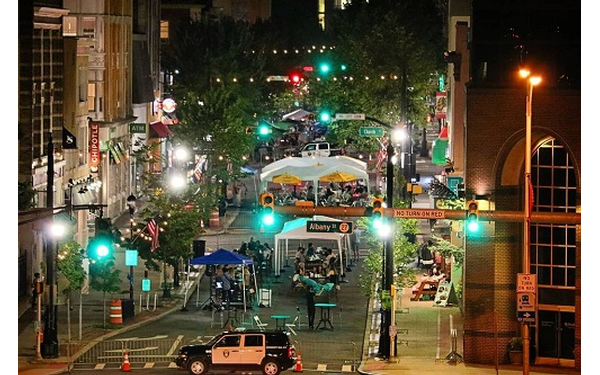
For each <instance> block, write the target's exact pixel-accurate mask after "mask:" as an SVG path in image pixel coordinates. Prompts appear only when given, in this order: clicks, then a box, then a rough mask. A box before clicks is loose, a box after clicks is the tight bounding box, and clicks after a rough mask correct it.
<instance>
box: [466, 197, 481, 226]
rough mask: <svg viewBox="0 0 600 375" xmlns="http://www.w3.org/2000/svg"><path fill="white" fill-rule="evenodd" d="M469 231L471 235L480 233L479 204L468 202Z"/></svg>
mask: <svg viewBox="0 0 600 375" xmlns="http://www.w3.org/2000/svg"><path fill="white" fill-rule="evenodd" d="M467 229H468V231H469V232H471V233H475V232H477V231H479V203H477V201H468V202H467Z"/></svg>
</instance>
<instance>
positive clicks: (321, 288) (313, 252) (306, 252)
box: [292, 242, 340, 329]
mask: <svg viewBox="0 0 600 375" xmlns="http://www.w3.org/2000/svg"><path fill="white" fill-rule="evenodd" d="M294 265H295V275H294V277H293V278H292V282H293V283H294V284H293V286H294V287H295V286H298V285H299V286H302V287H303V289H304V291H305V294H306V308H307V313H308V326H309V328H310V329H314V320H315V297H318V296H321V295H322V294H324V293H329V292H331V291H332V290H334V289H340V285H339V274H338V271H337V269H338V263H337V258H336V256H335V253H334V252H333V249H331V248H327V247H323V248H315V246H314V245H313V243H312V242H309V243H308V246H307V248H304V247H303V246H299V247H298V250H297V252H296V258H295V262H294Z"/></svg>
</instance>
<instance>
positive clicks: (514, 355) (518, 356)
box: [508, 351, 523, 365]
mask: <svg viewBox="0 0 600 375" xmlns="http://www.w3.org/2000/svg"><path fill="white" fill-rule="evenodd" d="M508 360H509V361H510V364H511V365H522V364H523V352H520V351H519V352H517V351H509V352H508Z"/></svg>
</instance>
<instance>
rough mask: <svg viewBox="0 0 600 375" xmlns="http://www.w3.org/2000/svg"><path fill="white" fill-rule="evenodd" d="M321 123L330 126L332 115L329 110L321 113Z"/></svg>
mask: <svg viewBox="0 0 600 375" xmlns="http://www.w3.org/2000/svg"><path fill="white" fill-rule="evenodd" d="M319 122H321V123H323V124H328V123H330V122H331V113H329V111H328V110H326V109H324V110H322V111H321V112H319Z"/></svg>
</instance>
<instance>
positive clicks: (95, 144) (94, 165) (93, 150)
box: [90, 122, 102, 173]
mask: <svg viewBox="0 0 600 375" xmlns="http://www.w3.org/2000/svg"><path fill="white" fill-rule="evenodd" d="M101 158H102V154H101V153H100V124H99V123H97V122H90V172H92V173H98V168H99V167H100V160H101Z"/></svg>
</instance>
